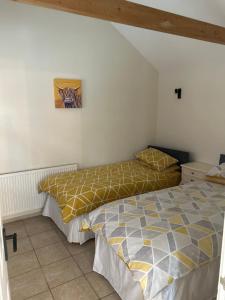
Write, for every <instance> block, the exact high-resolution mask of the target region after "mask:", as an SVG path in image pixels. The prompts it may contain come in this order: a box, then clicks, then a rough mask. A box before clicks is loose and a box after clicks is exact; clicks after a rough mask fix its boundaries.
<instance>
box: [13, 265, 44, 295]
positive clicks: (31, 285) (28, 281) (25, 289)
mask: <svg viewBox="0 0 225 300" xmlns="http://www.w3.org/2000/svg"><path fill="white" fill-rule="evenodd" d="M10 288H11V296H12V300H23V299H27V298H29V297H32V296H34V295H37V294H40V293H42V292H44V291H47V290H48V286H47V283H46V281H45V279H44V275H43V274H42V272H41V270H34V271H31V272H28V273H25V274H23V275H20V276H17V277H14V278H12V279H10Z"/></svg>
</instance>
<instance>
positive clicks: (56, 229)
mask: <svg viewBox="0 0 225 300" xmlns="http://www.w3.org/2000/svg"><path fill="white" fill-rule="evenodd" d="M54 225H55V228H54V229H55V231H56V232H57V234H58V236H59V237H60V239H61V240H62V241H63V242H66V243H68V242H67V237H66V236H65V234H64V233H63V232H62V231H61V230H60V229H59V228H58V227H57V225H56V224H54Z"/></svg>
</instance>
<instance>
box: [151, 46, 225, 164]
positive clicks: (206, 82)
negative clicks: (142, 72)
mask: <svg viewBox="0 0 225 300" xmlns="http://www.w3.org/2000/svg"><path fill="white" fill-rule="evenodd" d="M224 52H225V48H224ZM214 54H215V58H214V61H211V62H210V61H208V62H205V64H200V63H199V64H195V65H192V64H191V65H190V66H188V65H186V66H184V65H183V66H182V68H175V69H174V70H171V71H170V72H169V71H164V72H160V76H159V102H158V115H157V131H156V140H157V143H158V144H162V145H168V146H172V147H177V148H181V149H185V150H189V151H190V152H192V153H193V155H192V157H193V159H196V160H199V161H205V162H209V163H214V164H216V163H218V159H219V154H220V153H225V68H224V66H225V53H224V54H223V55H219V54H218V53H217V52H216V51H214ZM177 87H178V88H179V87H181V88H182V89H183V96H182V99H181V100H178V99H177V97H176V95H175V94H174V89H175V88H177Z"/></svg>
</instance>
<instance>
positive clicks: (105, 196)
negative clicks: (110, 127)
mask: <svg viewBox="0 0 225 300" xmlns="http://www.w3.org/2000/svg"><path fill="white" fill-rule="evenodd" d="M148 148H150V149H152V148H153V149H158V150H160V152H163V153H164V154H167V155H169V156H170V157H172V158H173V159H174V160H176V163H175V164H173V165H171V166H170V167H168V168H165V170H160V171H159V170H155V169H152V168H151V167H149V165H148V164H146V163H144V162H143V161H142V160H140V159H134V160H130V161H126V162H121V163H116V164H110V165H106V166H100V167H93V168H88V169H83V170H80V171H78V172H69V173H63V174H58V175H54V176H50V177H48V178H46V179H45V180H44V181H42V182H41V183H40V186H39V189H40V192H44V193H46V202H45V206H44V209H43V213H42V214H43V215H44V216H47V217H50V218H51V219H52V220H53V221H54V222H55V223H56V225H57V226H58V227H59V229H60V230H61V231H62V232H63V233H64V234H65V235H66V236H67V240H68V241H69V242H74V243H80V244H82V243H84V242H85V241H87V240H88V239H90V238H91V237H93V234H92V233H90V232H88V233H87V232H80V224H81V223H82V221H83V219H84V217H85V215H86V214H87V213H89V212H90V211H92V210H94V209H95V208H97V207H99V206H101V205H103V204H105V203H108V202H112V201H115V200H117V199H122V198H125V197H129V196H131V195H137V194H142V193H146V192H148V191H153V190H159V189H162V188H166V187H171V186H175V185H177V184H179V183H180V180H181V178H180V168H179V165H180V164H183V163H186V162H189V153H188V152H184V151H178V150H173V149H167V148H162V147H155V146H148Z"/></svg>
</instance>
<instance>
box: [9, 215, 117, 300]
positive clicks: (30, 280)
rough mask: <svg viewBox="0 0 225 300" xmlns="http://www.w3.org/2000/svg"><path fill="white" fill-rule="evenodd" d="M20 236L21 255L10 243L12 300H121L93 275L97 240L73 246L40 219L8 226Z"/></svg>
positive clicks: (104, 281) (44, 219)
mask: <svg viewBox="0 0 225 300" xmlns="http://www.w3.org/2000/svg"><path fill="white" fill-rule="evenodd" d="M5 228H6V231H7V234H11V233H14V232H17V235H18V251H17V252H16V253H13V252H12V241H8V251H9V261H8V272H9V278H10V288H11V295H12V300H22V299H30V300H52V299H55V300H95V299H104V300H120V298H119V296H118V295H117V294H116V293H115V291H114V290H113V288H112V287H111V286H110V284H109V283H108V282H107V281H106V280H105V279H104V278H103V277H102V276H100V275H99V274H97V273H95V272H93V271H92V264H93V258H94V240H91V241H89V242H87V243H85V244H84V245H82V246H80V245H78V244H69V243H68V242H67V241H66V239H65V237H64V235H63V234H62V233H61V232H60V231H59V230H58V229H57V227H56V225H55V224H54V223H53V222H52V221H51V220H50V219H48V218H45V217H42V216H39V217H34V218H30V219H26V220H23V221H17V222H14V223H9V224H5Z"/></svg>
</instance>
